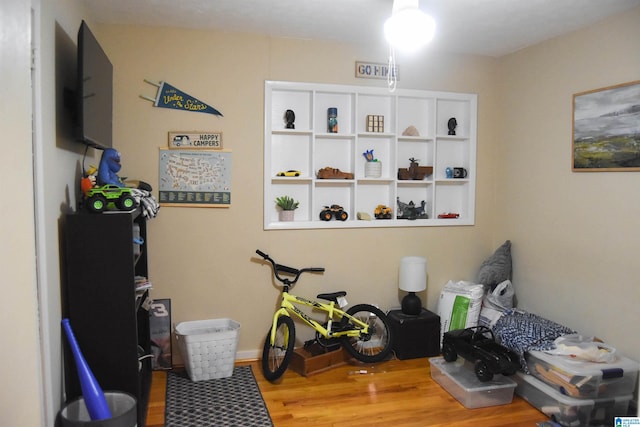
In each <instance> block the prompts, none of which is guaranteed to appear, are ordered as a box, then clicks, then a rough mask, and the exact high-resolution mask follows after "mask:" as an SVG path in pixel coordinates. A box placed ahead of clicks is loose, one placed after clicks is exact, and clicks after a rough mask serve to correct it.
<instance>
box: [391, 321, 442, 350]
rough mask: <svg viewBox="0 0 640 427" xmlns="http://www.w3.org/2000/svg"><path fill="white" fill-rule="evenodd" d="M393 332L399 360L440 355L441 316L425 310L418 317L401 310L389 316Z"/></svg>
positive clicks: (394, 346)
mask: <svg viewBox="0 0 640 427" xmlns="http://www.w3.org/2000/svg"><path fill="white" fill-rule="evenodd" d="M388 317H389V321H390V322H391V329H392V331H393V341H394V343H393V348H394V350H395V352H396V356H397V357H398V359H415V358H418V357H431V356H437V355H439V354H440V316H438V315H437V314H435V313H433V312H431V311H429V310H425V309H423V310H422V312H421V313H420V314H418V315H417V316H412V315H407V314H404V313H402V311H401V310H391V311H390V312H389V314H388Z"/></svg>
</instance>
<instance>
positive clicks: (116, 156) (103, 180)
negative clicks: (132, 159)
mask: <svg viewBox="0 0 640 427" xmlns="http://www.w3.org/2000/svg"><path fill="white" fill-rule="evenodd" d="M121 167H122V165H120V153H119V152H118V151H117V150H115V149H113V148H107V149H106V150H104V152H103V153H102V158H101V159H100V166H99V167H98V185H105V184H113V185H117V186H118V187H124V183H123V182H122V181H121V180H120V178H119V177H118V175H117V173H118V172H119V171H120V168H121Z"/></svg>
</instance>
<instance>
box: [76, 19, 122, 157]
mask: <svg viewBox="0 0 640 427" xmlns="http://www.w3.org/2000/svg"><path fill="white" fill-rule="evenodd" d="M76 100H77V101H76V105H75V108H76V123H75V127H76V138H77V139H78V140H79V141H81V142H82V143H84V144H87V145H89V146H91V147H95V148H98V149H101V150H104V149H105V148H111V147H112V145H113V126H112V122H113V65H112V64H111V61H109V58H108V57H107V54H106V53H105V52H104V50H103V49H102V47H101V46H100V43H98V40H97V39H96V38H95V36H94V35H93V33H92V32H91V30H90V29H89V26H88V25H87V23H86V22H85V21H82V24H81V25H80V29H79V30H78V71H77V84H76Z"/></svg>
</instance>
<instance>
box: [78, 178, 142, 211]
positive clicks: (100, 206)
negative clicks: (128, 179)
mask: <svg viewBox="0 0 640 427" xmlns="http://www.w3.org/2000/svg"><path fill="white" fill-rule="evenodd" d="M86 196H87V203H86V205H87V209H88V210H89V211H90V212H95V213H100V212H103V211H105V210H107V209H110V210H121V211H130V210H131V209H133V208H135V207H136V199H134V197H133V193H132V192H131V189H130V188H127V187H118V186H117V185H113V184H107V185H103V186H102V187H94V188H91V189H90V190H88V191H87V195H86Z"/></svg>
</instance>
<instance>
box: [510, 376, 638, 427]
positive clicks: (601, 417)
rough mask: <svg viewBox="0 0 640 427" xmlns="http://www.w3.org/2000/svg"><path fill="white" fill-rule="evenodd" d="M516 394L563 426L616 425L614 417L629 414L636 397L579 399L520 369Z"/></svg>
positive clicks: (590, 426) (516, 377)
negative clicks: (630, 406)
mask: <svg viewBox="0 0 640 427" xmlns="http://www.w3.org/2000/svg"><path fill="white" fill-rule="evenodd" d="M514 380H516V383H518V386H517V387H516V394H517V395H518V396H520V397H522V398H523V399H524V400H526V401H527V402H529V403H530V404H531V405H533V406H535V407H536V408H538V409H539V410H540V411H542V412H543V413H544V414H545V415H547V416H548V417H550V418H551V419H552V420H554V421H556V422H557V423H558V424H560V425H562V426H568V427H584V426H589V427H604V426H607V427H609V426H613V419H614V417H619V416H625V415H627V412H628V410H629V402H631V399H632V398H633V396H632V395H631V394H629V395H628V396H618V397H610V398H602V399H575V398H572V397H569V396H566V395H564V394H561V393H560V392H559V391H557V390H555V389H554V388H552V387H550V386H548V385H547V384H545V383H544V382H542V381H540V380H539V379H537V378H536V377H534V376H533V375H527V374H525V373H523V372H517V373H516V374H515V376H514Z"/></svg>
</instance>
